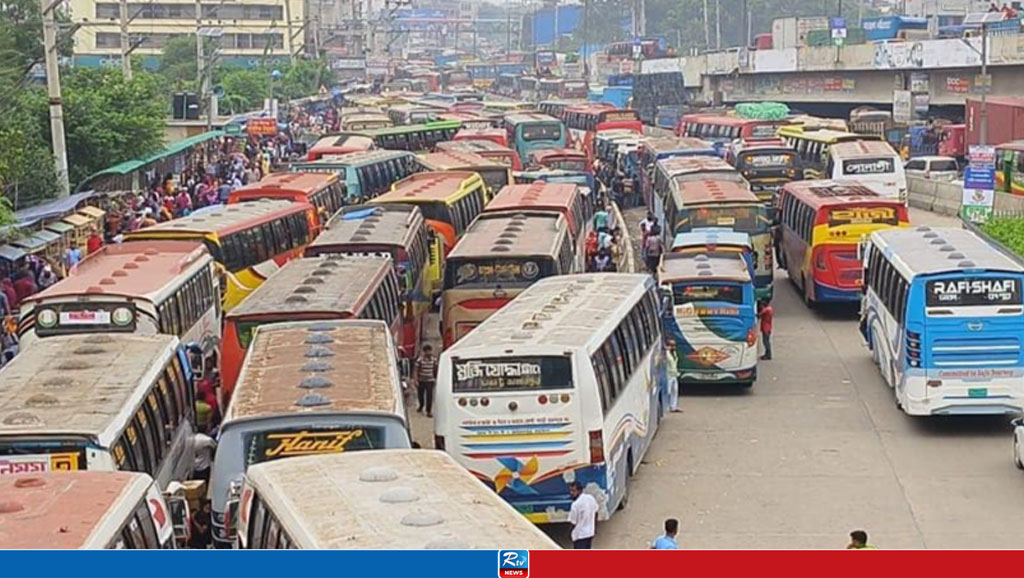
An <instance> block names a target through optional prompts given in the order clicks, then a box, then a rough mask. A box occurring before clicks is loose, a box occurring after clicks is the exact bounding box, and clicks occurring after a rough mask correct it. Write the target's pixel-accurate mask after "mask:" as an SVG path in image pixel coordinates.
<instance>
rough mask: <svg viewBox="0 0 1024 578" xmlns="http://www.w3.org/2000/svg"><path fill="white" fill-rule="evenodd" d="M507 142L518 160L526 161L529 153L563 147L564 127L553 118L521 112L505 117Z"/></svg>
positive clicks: (564, 141) (564, 139) (564, 140)
mask: <svg viewBox="0 0 1024 578" xmlns="http://www.w3.org/2000/svg"><path fill="white" fill-rule="evenodd" d="M505 130H507V131H508V142H509V145H510V146H512V148H514V149H515V151H516V153H517V154H518V155H519V158H520V159H521V160H522V159H528V158H530V153H531V152H532V151H535V150H539V149H552V148H561V147H564V146H565V143H566V134H565V125H563V124H562V121H560V120H558V119H557V118H555V117H553V116H548V115H546V114H540V113H536V112H521V113H515V114H510V115H507V116H506V117H505Z"/></svg>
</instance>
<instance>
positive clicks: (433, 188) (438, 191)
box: [370, 171, 491, 255]
mask: <svg viewBox="0 0 1024 578" xmlns="http://www.w3.org/2000/svg"><path fill="white" fill-rule="evenodd" d="M490 200H491V197H490V192H489V191H488V188H487V185H486V184H485V183H484V180H483V179H482V178H481V177H480V175H478V174H477V173H470V172H464V171H444V172H425V173H417V174H415V175H412V176H410V177H406V178H404V179H402V180H401V181H398V182H397V183H395V184H394V185H393V186H392V187H391V192H388V193H384V194H383V195H381V196H379V197H377V198H375V199H373V200H372V201H370V204H371V205H385V204H388V203H402V204H409V205H416V206H417V207H419V209H420V212H421V213H423V218H425V219H426V220H427V224H428V225H430V227H431V228H432V229H433V230H434V232H435V233H437V235H439V236H440V237H441V239H442V241H443V244H444V254H445V255H447V254H448V252H449V251H451V250H452V247H454V246H455V242H456V241H457V240H458V239H459V237H461V236H462V233H463V231H465V230H466V228H467V227H469V224H470V223H472V222H473V219H475V218H476V216H477V215H479V214H480V213H481V212H483V210H484V207H485V206H487V203H489V202H490Z"/></svg>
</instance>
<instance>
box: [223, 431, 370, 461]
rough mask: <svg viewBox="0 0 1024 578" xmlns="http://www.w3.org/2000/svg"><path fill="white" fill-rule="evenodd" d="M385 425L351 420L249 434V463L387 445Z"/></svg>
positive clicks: (247, 440)
mask: <svg viewBox="0 0 1024 578" xmlns="http://www.w3.org/2000/svg"><path fill="white" fill-rule="evenodd" d="M384 439H385V435H384V427H382V426H366V425H356V424H349V423H334V424H319V425H315V426H308V425H301V426H298V425H297V426H292V427H278V428H271V429H266V430H258V431H252V432H248V433H246V434H245V441H244V442H243V443H244V449H245V465H246V467H248V466H251V465H252V464H258V463H263V462H269V461H271V460H277V459H281V458H290V457H296V456H308V455H314V454H333V453H342V452H350V451H356V450H373V449H381V448H383V447H385V444H384Z"/></svg>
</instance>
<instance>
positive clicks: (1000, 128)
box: [964, 96, 1024, 146]
mask: <svg viewBox="0 0 1024 578" xmlns="http://www.w3.org/2000/svg"><path fill="white" fill-rule="evenodd" d="M987 108H988V111H987V113H988V123H987V124H988V134H987V139H986V140H987V141H988V142H987V143H986V144H991V145H997V144H1000V143H1005V142H1010V141H1012V140H1019V139H1024V98H1014V97H1001V96H990V97H989V98H988V106H987ZM964 122H965V124H966V125H967V145H968V146H970V145H976V144H980V143H981V100H979V99H976V98H968V99H967V114H966V118H965V121H964Z"/></svg>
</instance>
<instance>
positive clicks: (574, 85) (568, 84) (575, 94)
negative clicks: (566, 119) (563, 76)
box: [558, 79, 589, 100]
mask: <svg viewBox="0 0 1024 578" xmlns="http://www.w3.org/2000/svg"><path fill="white" fill-rule="evenodd" d="M588 93H589V87H588V86H587V81H585V80H580V79H567V80H566V81H565V83H564V84H562V86H561V89H560V90H559V91H558V97H559V98H564V99H568V100H586V99H587V94H588Z"/></svg>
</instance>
